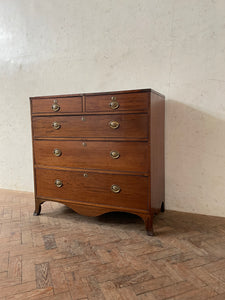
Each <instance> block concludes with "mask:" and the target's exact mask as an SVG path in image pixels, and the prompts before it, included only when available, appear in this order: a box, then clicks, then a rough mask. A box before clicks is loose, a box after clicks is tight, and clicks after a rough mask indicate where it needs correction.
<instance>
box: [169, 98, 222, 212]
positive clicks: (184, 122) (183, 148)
mask: <svg viewBox="0 0 225 300" xmlns="http://www.w3.org/2000/svg"><path fill="white" fill-rule="evenodd" d="M165 147H166V149H165V150H166V154H165V155H166V174H165V175H166V208H167V209H172V210H178V211H185V212H194V213H200V214H208V215H216V216H224V217H225V120H222V119H217V118H216V117H214V116H211V115H209V114H207V113H205V112H203V111H200V110H197V109H195V108H193V107H191V106H187V105H184V104H182V103H180V102H177V101H174V100H167V101H166V146H165Z"/></svg>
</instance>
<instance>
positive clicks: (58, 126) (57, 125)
mask: <svg viewBox="0 0 225 300" xmlns="http://www.w3.org/2000/svg"><path fill="white" fill-rule="evenodd" d="M52 127H53V128H54V129H56V130H57V129H59V128H60V127H61V125H60V124H59V123H57V122H53V123H52Z"/></svg>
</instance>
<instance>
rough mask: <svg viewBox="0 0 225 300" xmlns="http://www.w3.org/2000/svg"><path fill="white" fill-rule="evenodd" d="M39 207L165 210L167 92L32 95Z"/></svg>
mask: <svg viewBox="0 0 225 300" xmlns="http://www.w3.org/2000/svg"><path fill="white" fill-rule="evenodd" d="M30 102H31V120H32V135H33V158H34V179H35V211H34V215H39V214H40V211H41V204H42V203H44V202H45V201H48V200H50V201H57V202H61V203H63V204H65V205H67V206H69V207H70V208H72V209H73V210H74V211H76V212H77V213H80V214H83V215H87V216H97V215H100V214H103V213H107V212H111V211H124V212H129V213H133V214H136V215H138V216H140V217H141V218H142V219H143V220H144V222H145V226H146V230H147V232H148V234H149V235H152V234H153V225H152V223H153V215H154V214H155V213H157V212H159V211H160V209H161V210H164V114H165V109H164V106H165V99H164V96H163V95H161V94H159V93H157V92H155V91H153V90H151V89H145V90H132V91H120V92H107V93H93V94H90V93H89V94H75V95H65V96H64V95H62V96H48V97H31V98H30Z"/></svg>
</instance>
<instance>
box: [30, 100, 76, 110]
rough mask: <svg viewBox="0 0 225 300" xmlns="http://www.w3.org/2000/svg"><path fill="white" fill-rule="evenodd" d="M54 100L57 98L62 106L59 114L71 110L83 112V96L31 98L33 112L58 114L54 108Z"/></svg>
mask: <svg viewBox="0 0 225 300" xmlns="http://www.w3.org/2000/svg"><path fill="white" fill-rule="evenodd" d="M54 100H57V104H58V105H59V106H60V109H59V111H58V112H57V114H61V113H69V112H70V113H71V112H82V97H64V98H60V97H57V98H45V99H38V98H37V99H31V112H32V113H33V114H38V113H47V114H53V113H54V114H56V112H55V111H54V110H52V105H53V104H54Z"/></svg>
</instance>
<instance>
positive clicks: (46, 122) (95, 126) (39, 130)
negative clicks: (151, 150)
mask: <svg viewBox="0 0 225 300" xmlns="http://www.w3.org/2000/svg"><path fill="white" fill-rule="evenodd" d="M111 121H116V122H119V124H120V125H119V128H117V129H112V128H111V127H110V126H109V123H110V122H111ZM53 122H57V123H59V124H60V126H61V128H60V129H58V130H56V129H54V128H53V127H52V123H53ZM147 124H148V116H147V114H129V115H124V114H114V115H98V116H97V115H85V116H57V117H55V116H54V117H51V116H46V117H33V131H34V137H67V138H69V137H80V138H85V137H91V138H94V137H123V138H125V139H126V138H137V137H138V138H139V139H144V138H147V132H148V130H147Z"/></svg>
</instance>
